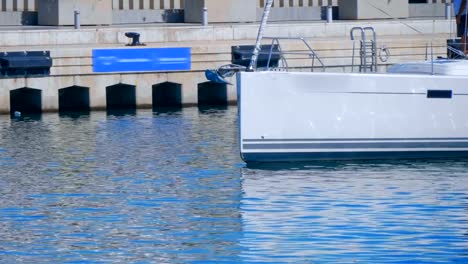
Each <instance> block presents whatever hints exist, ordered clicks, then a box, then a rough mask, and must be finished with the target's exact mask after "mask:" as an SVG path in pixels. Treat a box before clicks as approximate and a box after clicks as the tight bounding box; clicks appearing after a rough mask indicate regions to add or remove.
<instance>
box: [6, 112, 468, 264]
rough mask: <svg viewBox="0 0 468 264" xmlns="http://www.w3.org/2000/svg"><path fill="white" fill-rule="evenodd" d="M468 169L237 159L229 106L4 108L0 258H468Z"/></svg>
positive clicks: (463, 164)
mask: <svg viewBox="0 0 468 264" xmlns="http://www.w3.org/2000/svg"><path fill="white" fill-rule="evenodd" d="M467 168H468V161H466V160H438V161H394V162H372V163H369V162H321V163H313V164H287V165H285V164H274V165H269V166H257V167H246V166H245V164H243V163H242V161H241V160H240V158H239V155H238V145H237V109H236V108H228V109H204V110H201V111H199V110H198V109H196V108H189V109H184V110H183V111H175V112H154V113H153V112H151V111H138V112H137V113H130V114H123V115H122V114H120V115H110V114H109V115H107V114H106V113H105V112H92V113H91V114H90V115H85V116H81V117H77V118H72V117H63V116H58V115H54V114H46V115H43V116H42V117H41V118H39V119H28V118H26V119H23V120H11V119H8V118H7V117H0V171H1V173H0V174H1V177H0V186H2V188H1V189H0V221H1V223H2V224H1V225H0V237H1V238H2V239H1V240H0V262H1V263H22V262H25V263H29V262H33V263H259V262H264V263H330V262H336V263H468V242H467V241H468V212H467V211H468V170H467Z"/></svg>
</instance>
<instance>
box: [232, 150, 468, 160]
mask: <svg viewBox="0 0 468 264" xmlns="http://www.w3.org/2000/svg"><path fill="white" fill-rule="evenodd" d="M241 156H242V159H243V160H244V161H245V162H247V163H249V162H304V161H320V160H370V159H373V160H377V159H427V158H462V157H468V151H395V152H393V151H387V152H305V153H298V152H294V153H287V152H285V153H242V154H241Z"/></svg>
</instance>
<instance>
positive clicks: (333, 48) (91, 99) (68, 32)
mask: <svg viewBox="0 0 468 264" xmlns="http://www.w3.org/2000/svg"><path fill="white" fill-rule="evenodd" d="M355 26H372V27H374V28H375V30H376V32H377V34H378V40H377V41H378V44H377V45H378V47H379V48H382V47H386V48H387V49H388V50H390V56H389V59H388V61H386V62H380V64H379V69H380V70H381V71H384V70H385V69H386V67H387V66H388V65H391V64H394V63H397V62H402V61H408V60H423V59H425V58H426V57H427V55H428V54H427V47H430V46H432V47H433V53H434V54H433V56H434V57H437V56H446V48H445V43H446V39H447V38H449V37H450V34H449V33H450V29H451V28H452V29H454V22H453V21H450V20H444V19H440V20H402V21H397V20H375V21H336V22H335V23H332V24H327V23H324V22H300V23H298V22H289V23H272V24H270V25H269V27H268V30H267V33H266V35H267V36H276V37H305V38H306V39H307V41H308V43H309V44H310V45H311V46H312V47H313V48H314V49H315V51H316V52H317V54H318V55H319V56H320V57H321V59H322V60H323V61H324V63H325V65H326V66H327V69H328V70H330V71H351V64H352V61H351V60H352V49H353V42H352V41H351V40H350V39H349V31H350V29H351V28H352V27H355ZM257 30H258V25H257V24H240V23H235V24H214V25H209V26H207V27H202V26H201V25H190V24H184V25H181V24H157V25H141V26H136V25H132V26H131V27H128V26H107V27H82V28H81V29H79V30H75V29H72V28H48V27H36V28H32V29H31V28H25V27H13V28H0V36H1V37H0V46H1V47H2V48H1V49H0V51H2V52H4V51H6V52H8V51H34V50H48V51H50V52H51V57H52V58H53V67H52V68H51V74H50V76H45V77H14V78H1V79H0V87H2V89H0V112H1V113H4V114H7V113H10V112H11V111H15V110H18V111H21V110H23V111H28V110H32V111H37V110H38V109H41V110H42V111H59V110H65V109H75V108H78V109H82V108H83V109H86V108H88V109H106V108H110V107H115V108H119V107H132V106H134V107H136V108H148V107H155V106H187V105H198V104H229V103H235V102H236V100H237V98H236V90H235V87H234V86H231V85H227V86H226V85H219V84H213V83H209V82H207V80H206V79H205V76H204V71H205V70H206V69H211V68H217V67H219V66H221V65H224V64H229V63H231V47H232V46H236V45H253V44H254V41H255V38H256V34H257ZM125 32H138V33H140V34H141V41H142V42H144V43H146V45H147V46H146V47H145V48H148V47H155V48H157V47H190V48H191V60H192V64H191V70H189V71H178V72H144V73H142V72H136V73H111V74H98V73H94V72H93V65H92V64H93V60H92V51H93V49H96V48H99V49H106V48H125V45H126V44H128V42H129V39H128V38H126V37H125ZM283 49H292V50H303V49H304V47H303V46H301V44H300V43H295V42H287V43H284V47H283ZM429 52H430V49H429ZM429 55H430V54H429ZM304 63H305V62H304V61H302V60H293V61H292V62H291V63H290V66H291V65H292V66H297V67H301V66H302V65H304Z"/></svg>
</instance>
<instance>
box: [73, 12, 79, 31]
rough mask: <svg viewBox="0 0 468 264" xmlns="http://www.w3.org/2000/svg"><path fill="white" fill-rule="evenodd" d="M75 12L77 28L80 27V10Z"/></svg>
mask: <svg viewBox="0 0 468 264" xmlns="http://www.w3.org/2000/svg"><path fill="white" fill-rule="evenodd" d="M74 14H75V16H74V22H75V23H74V24H75V29H80V11H78V10H75V13H74Z"/></svg>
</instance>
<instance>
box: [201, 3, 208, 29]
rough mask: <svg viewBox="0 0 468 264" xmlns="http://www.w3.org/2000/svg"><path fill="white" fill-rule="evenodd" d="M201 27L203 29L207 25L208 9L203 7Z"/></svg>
mask: <svg viewBox="0 0 468 264" xmlns="http://www.w3.org/2000/svg"><path fill="white" fill-rule="evenodd" d="M202 25H203V26H204V27H206V26H207V25H208V8H206V6H204V7H203V14H202Z"/></svg>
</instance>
